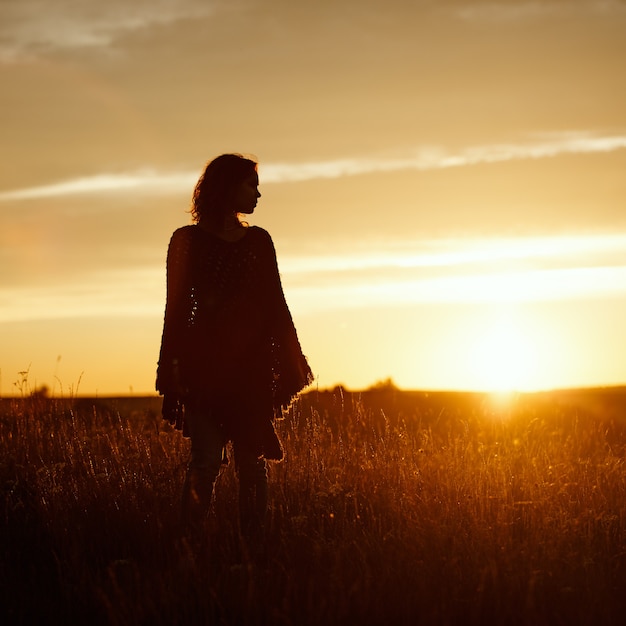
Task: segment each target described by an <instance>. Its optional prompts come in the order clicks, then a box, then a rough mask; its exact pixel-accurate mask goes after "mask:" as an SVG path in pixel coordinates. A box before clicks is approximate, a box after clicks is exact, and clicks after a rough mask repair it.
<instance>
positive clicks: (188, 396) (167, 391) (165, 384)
mask: <svg viewBox="0 0 626 626" xmlns="http://www.w3.org/2000/svg"><path fill="white" fill-rule="evenodd" d="M258 184H259V179H258V173H257V164H256V162H255V161H253V160H252V159H249V158H247V157H243V156H241V155H238V154H223V155H221V156H219V157H217V158H216V159H214V160H213V161H211V162H210V163H209V164H208V165H207V166H206V168H205V170H204V172H203V174H202V176H201V177H200V179H199V180H198V183H197V184H196V187H195V190H194V194H193V200H192V206H191V215H192V218H193V222H194V223H193V224H192V225H188V226H183V227H181V228H179V229H178V230H176V231H175V232H174V234H173V235H172V238H171V240H170V244H169V248H168V253H167V301H166V306H165V320H164V327H163V336H162V340H161V350H160V356H159V365H158V369H157V381H156V388H157V390H158V391H159V392H160V393H161V394H162V395H163V396H164V402H163V405H164V415H165V416H166V417H167V416H168V414H169V417H171V418H172V419H174V416H176V421H177V424H176V425H177V426H178V427H180V428H183V429H184V432H185V434H188V435H189V436H190V437H191V455H190V459H189V464H188V467H187V474H186V478H185V483H184V486H183V494H182V513H183V520H184V521H185V522H186V523H187V524H189V525H190V526H191V527H192V528H199V527H201V526H202V523H203V521H204V519H206V516H207V514H208V512H209V510H210V506H211V500H212V495H213V485H214V483H215V480H216V479H217V476H218V474H219V471H220V468H221V465H222V458H223V450H224V446H225V445H226V443H227V442H232V445H233V452H234V460H235V469H236V472H237V475H238V478H239V521H240V528H241V532H242V534H243V535H244V536H245V537H248V538H252V539H254V538H257V537H260V536H261V535H262V531H263V525H264V522H265V517H266V512H267V465H266V461H267V460H280V459H282V456H283V452H282V448H281V445H280V442H279V440H278V438H277V436H276V433H275V431H274V427H273V420H274V418H275V416H278V415H280V412H281V410H282V409H283V408H285V407H287V406H288V405H289V404H290V402H291V401H292V400H293V398H294V397H295V396H296V395H297V394H298V393H299V392H300V391H301V390H302V389H303V388H304V387H306V386H307V385H308V384H310V383H311V382H312V380H313V377H312V374H311V370H310V368H309V365H308V363H307V360H306V358H305V357H304V355H303V354H302V350H301V348H300V343H299V341H298V337H297V334H296V330H295V327H294V324H293V321H292V318H291V314H290V312H289V309H288V307H287V303H286V301H285V297H284V295H283V290H282V286H281V281H280V276H279V273H278V266H277V262H276V253H275V250H274V245H273V242H272V239H271V237H270V235H269V233H268V232H267V231H265V230H263V229H262V228H259V227H257V226H248V225H247V224H246V223H245V222H243V221H241V219H240V216H241V215H243V214H250V213H253V212H254V209H255V207H256V204H257V200H258V198H260V196H261V194H260V193H259V191H258ZM181 406H182V407H184V411H180V412H179V411H175V410H173V408H174V407H181Z"/></svg>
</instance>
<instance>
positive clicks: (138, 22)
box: [0, 0, 216, 62]
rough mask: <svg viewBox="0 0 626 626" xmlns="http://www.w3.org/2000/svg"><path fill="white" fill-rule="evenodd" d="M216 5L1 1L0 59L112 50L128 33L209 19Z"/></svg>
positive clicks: (155, 0) (193, 0)
mask: <svg viewBox="0 0 626 626" xmlns="http://www.w3.org/2000/svg"><path fill="white" fill-rule="evenodd" d="M215 5H216V1H215V0H214V1H208V0H206V1H200V0H133V1H132V2H128V1H127V0H108V1H107V2H95V1H94V2H85V1H84V0H65V1H58V0H56V1H55V2H50V1H49V0H19V2H18V1H17V0H14V1H8V2H7V1H3V2H2V3H0V60H1V61H5V62H10V61H14V60H16V59H19V58H21V57H23V56H27V57H30V56H37V55H39V54H42V53H47V52H50V51H54V50H63V49H77V48H98V47H106V46H110V45H111V44H112V43H113V42H114V41H115V40H116V39H117V38H118V37H119V36H120V35H124V34H125V33H128V32H132V31H137V30H141V29H144V28H148V27H150V26H153V25H160V24H168V23H171V22H175V21H178V20H181V19H189V18H198V17H206V16H207V15H210V14H211V13H212V12H213V11H214V9H215Z"/></svg>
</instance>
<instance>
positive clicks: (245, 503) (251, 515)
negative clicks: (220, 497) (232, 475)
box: [233, 442, 267, 541]
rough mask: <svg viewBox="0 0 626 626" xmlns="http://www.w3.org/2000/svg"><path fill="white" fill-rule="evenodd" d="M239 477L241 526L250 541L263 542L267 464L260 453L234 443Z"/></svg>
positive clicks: (243, 533) (265, 515) (242, 531)
mask: <svg viewBox="0 0 626 626" xmlns="http://www.w3.org/2000/svg"><path fill="white" fill-rule="evenodd" d="M233 447H234V452H235V467H236V469H237V475H238V477H239V524H240V528H241V533H242V535H243V536H244V537H246V538H248V539H255V540H257V539H258V540H259V541H261V540H262V536H263V532H264V529H265V518H266V517H267V463H266V461H265V458H264V457H262V456H261V457H259V456H258V452H255V451H252V450H250V449H249V448H247V447H246V446H242V445H238V442H234V446H233Z"/></svg>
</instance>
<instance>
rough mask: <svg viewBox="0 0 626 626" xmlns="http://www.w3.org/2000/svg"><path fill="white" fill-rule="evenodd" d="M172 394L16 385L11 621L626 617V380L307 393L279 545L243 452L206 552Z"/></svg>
mask: <svg viewBox="0 0 626 626" xmlns="http://www.w3.org/2000/svg"><path fill="white" fill-rule="evenodd" d="M159 406H160V405H159V399H158V398H127V399H123V398H120V399H99V400H89V399H84V398H70V399H50V398H46V397H44V396H43V395H42V394H34V395H33V396H29V397H23V398H18V399H3V400H2V401H1V402H0V487H1V489H2V498H1V500H0V506H1V507H2V509H1V515H2V518H1V522H0V523H1V524H2V528H1V529H0V568H1V569H0V601H1V609H0V611H1V612H0V622H1V623H2V624H4V625H8V624H50V623H64V624H113V625H117V624H119V625H125V624H146V625H152V624H155V625H160V624H163V625H165V624H167V625H173V624H220V625H229V624H253V625H254V624H277V625H294V626H313V625H315V626H318V625H328V626H333V625H337V624H346V625H348V624H350V625H351V624H361V625H369V624H372V625H377V624H401V625H404V624H406V625H409V624H411V625H414V624H428V625H444V624H445V625H448V624H450V625H452V624H476V625H478V624H510V625H515V624H527V625H529V626H531V625H532V626H541V625H544V624H564V625H566V624H567V625H582V624H585V625H587V624H598V625H603V624H607V625H608V624H616V625H617V624H622V623H623V619H624V615H625V614H626V471H625V469H626V468H625V463H624V458H625V456H624V454H625V451H626V390H624V389H605V390H581V391H561V392H552V393H542V394H526V395H518V396H515V397H513V398H509V399H508V401H507V402H504V401H499V400H498V399H497V398H493V397H490V396H488V395H483V394H461V393H423V392H407V391H399V390H397V389H395V388H394V387H393V386H392V385H381V386H379V387H377V388H373V389H370V390H368V391H366V392H362V393H349V392H347V391H346V390H343V389H340V388H338V389H335V390H329V391H312V392H310V393H307V394H305V395H303V396H302V398H301V399H300V401H299V402H298V403H297V404H296V405H295V406H294V407H293V408H292V410H291V412H290V413H289V414H288V415H287V416H286V418H285V419H284V420H282V421H280V422H279V423H278V425H277V426H278V430H279V432H280V434H281V438H282V441H283V445H284V448H285V452H286V458H285V460H284V461H283V462H281V463H278V464H274V465H272V466H271V469H270V507H271V511H270V522H269V528H268V545H269V554H268V557H267V560H266V561H264V562H262V563H259V562H257V561H256V560H255V559H252V558H250V557H249V555H248V554H247V552H246V550H245V548H244V547H243V546H242V544H241V542H240V540H239V534H238V530H237V511H236V478H235V476H234V472H233V469H232V463H231V464H230V465H229V466H228V467H225V469H224V471H223V473H222V475H221V477H220V480H219V483H218V485H217V489H216V501H215V511H214V516H213V519H212V520H211V525H210V531H209V533H208V534H207V540H206V545H205V546H204V549H203V550H202V551H201V552H199V553H198V552H196V551H194V548H193V547H192V545H191V544H190V543H189V542H188V541H187V538H186V537H185V536H183V535H182V534H181V531H180V528H179V524H178V498H179V493H180V489H181V484H182V480H183V474H184V464H185V461H186V458H187V454H188V445H189V442H188V440H186V439H184V438H183V437H182V436H181V434H180V433H179V432H178V431H175V430H173V429H172V428H171V427H170V426H169V425H168V424H166V423H164V422H163V421H162V420H161V419H160V415H159Z"/></svg>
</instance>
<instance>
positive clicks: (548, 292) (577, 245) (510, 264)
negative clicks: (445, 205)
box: [0, 233, 626, 324]
mask: <svg viewBox="0 0 626 626" xmlns="http://www.w3.org/2000/svg"><path fill="white" fill-rule="evenodd" d="M280 265H281V273H282V276H283V284H284V288H285V292H286V294H287V298H288V301H289V303H290V306H291V307H292V309H293V311H294V313H296V314H298V315H310V314H315V313H319V312H320V311H330V310H354V309H358V308H372V307H379V306H381V304H382V303H384V306H385V307H398V306H404V305H410V304H416V303H425V304H428V303H461V304H462V303H480V302H491V303H510V302H531V301H533V302H537V301H555V300H571V299H576V298H584V299H590V298H599V297H602V298H624V297H626V233H615V234H607V235H600V234H598V235H588V236H556V237H529V238H515V239H513V238H512V239H495V240H493V239H492V240H489V239H473V240H472V239H470V240H446V239H442V240H424V241H409V240H407V241H404V242H402V241H399V242H397V243H396V244H394V245H390V244H389V243H380V244H377V243H376V242H372V241H370V242H368V247H367V251H366V249H365V248H363V249H357V248H353V249H344V254H343V255H329V254H318V255H311V256H281V258H280ZM164 272H165V270H164V267H163V266H162V264H159V265H155V266H152V265H144V266H136V267H129V268H126V269H110V268H103V269H100V270H96V271H94V272H93V273H92V274H90V275H89V277H88V278H85V277H84V276H82V277H78V278H76V279H75V280H71V281H70V280H68V281H66V282H64V283H62V284H59V283H55V284H49V283H48V282H44V283H43V284H39V285H17V286H8V285H7V286H5V287H2V286H0V304H2V306H0V324H1V323H5V322H10V321H18V320H19V321H25V320H35V319H62V318H63V319H65V318H79V317H82V318H85V317H103V316H104V317H109V318H121V317H124V318H129V317H152V318H156V319H158V318H160V317H161V316H162V314H163V306H164V299H165V274H164Z"/></svg>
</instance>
